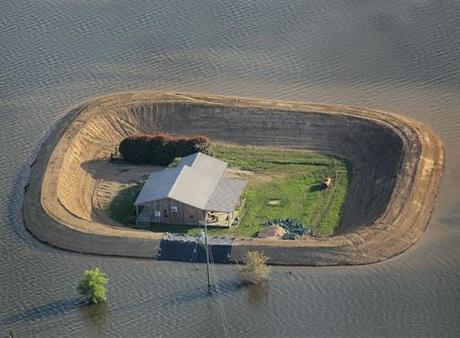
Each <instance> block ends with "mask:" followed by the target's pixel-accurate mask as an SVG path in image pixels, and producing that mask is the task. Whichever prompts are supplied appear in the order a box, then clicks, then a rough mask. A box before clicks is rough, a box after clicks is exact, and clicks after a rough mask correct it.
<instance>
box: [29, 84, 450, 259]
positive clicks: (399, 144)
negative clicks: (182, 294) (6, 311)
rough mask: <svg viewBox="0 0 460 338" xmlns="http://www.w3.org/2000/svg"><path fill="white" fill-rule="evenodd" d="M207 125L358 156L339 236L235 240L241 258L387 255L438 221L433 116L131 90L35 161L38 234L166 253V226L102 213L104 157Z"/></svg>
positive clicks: (251, 140)
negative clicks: (153, 136)
mask: <svg viewBox="0 0 460 338" xmlns="http://www.w3.org/2000/svg"><path fill="white" fill-rule="evenodd" d="M157 132H168V133H171V134H189V135H192V134H204V135H207V136H209V137H210V138H211V139H215V140H219V141H225V142H232V143H239V144H245V145H264V146H276V147H288V148H299V149H310V150H313V151H317V152H322V153H326V154H331V155H336V156H339V157H343V158H346V159H348V160H349V161H350V162H351V163H352V166H353V179H352V182H351V185H350V187H349V191H348V195H347V198H346V201H345V205H344V212H343V217H342V223H341V225H340V228H339V231H338V232H337V234H336V235H334V236H331V237H326V238H318V239H317V238H311V239H308V240H295V241H270V240H263V239H239V238H237V239H235V240H234V242H233V247H232V253H231V259H232V260H233V261H241V260H242V256H243V255H244V253H245V252H247V251H248V250H262V251H264V253H265V254H266V255H267V256H269V257H270V263H272V264H286V265H342V264H343V265H347V264H368V263H373V262H379V261H382V260H385V259H388V258H390V257H393V256H395V255H397V254H400V253H402V252H404V251H405V250H407V249H408V248H410V247H411V246H412V245H413V244H414V243H415V242H416V241H417V240H418V239H419V238H420V237H421V236H422V234H423V232H424V230H425V229H426V227H427V224H428V222H429V219H430V216H431V212H432V209H433V206H434V201H435V198H436V195H437V192H438V187H439V183H440V180H441V177H442V172H443V167H444V147H443V144H442V142H441V140H440V139H439V137H438V136H437V135H436V134H435V133H434V132H433V131H432V130H431V129H429V128H427V127H426V126H424V125H422V124H420V123H418V122H415V121H413V120H410V119H407V118H405V117H402V116H399V115H395V114H390V113H386V112H381V111H375V110H367V109H360V108H354V107H348V106H341V105H327V104H310V103H300V102H283V101H273V100H261V99H249V98H234V97H222V96H213V95H201V94H196V95H195V94H189V93H169V92H132V93H122V94H115V95H110V96H105V97H100V98H96V99H93V100H90V101H88V102H86V103H83V104H81V105H79V106H78V107H76V108H75V109H73V110H71V112H69V113H68V114H67V115H66V116H65V117H64V118H63V119H62V120H61V121H60V122H59V123H58V124H57V125H56V127H55V129H54V130H53V132H52V133H51V134H50V135H49V136H48V138H47V140H46V142H45V143H44V145H43V147H42V148H41V150H40V152H39V154H38V158H37V161H36V162H35V164H34V165H33V167H32V171H31V177H30V181H29V186H28V188H27V189H26V193H25V198H24V220H25V223H26V226H27V228H28V229H29V231H31V232H32V233H33V234H34V235H35V236H36V237H37V238H38V239H40V240H41V241H44V242H47V243H49V244H51V245H53V246H56V247H59V248H62V249H67V250H72V251H78V252H86V253H93V254H103V255H118V256H132V257H155V256H156V253H157V250H158V246H159V242H160V239H161V237H162V235H161V234H158V233H152V232H148V231H141V230H132V229H128V228H126V227H123V226H122V225H120V224H117V223H116V222H114V221H110V220H107V218H105V219H102V218H101V217H99V216H98V214H99V213H97V212H95V211H94V209H93V203H92V201H93V199H94V191H95V186H96V184H97V182H98V175H99V173H100V171H98V167H99V166H102V161H101V160H103V159H107V158H108V157H109V154H110V152H112V151H113V150H114V148H115V147H116V145H118V143H119V142H120V141H121V140H122V139H123V138H125V137H127V136H129V135H136V134H141V133H157Z"/></svg>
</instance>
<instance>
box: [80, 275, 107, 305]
mask: <svg viewBox="0 0 460 338" xmlns="http://www.w3.org/2000/svg"><path fill="white" fill-rule="evenodd" d="M108 280H109V279H108V278H107V276H106V275H105V274H104V273H103V272H102V271H101V270H100V269H99V268H97V267H96V268H93V269H90V270H85V277H84V278H83V279H82V280H81V281H80V283H78V287H77V291H78V292H79V293H80V294H81V295H82V296H84V297H86V298H88V300H89V301H90V302H91V303H93V304H98V303H104V302H106V301H107V295H106V290H105V285H106V284H107V281H108Z"/></svg>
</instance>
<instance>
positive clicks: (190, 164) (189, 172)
mask: <svg viewBox="0 0 460 338" xmlns="http://www.w3.org/2000/svg"><path fill="white" fill-rule="evenodd" d="M226 170H227V163H226V162H224V161H221V160H218V159H216V158H214V157H211V156H208V155H205V154H202V153H195V154H192V155H189V156H185V157H183V158H182V159H181V160H180V162H179V164H178V165H177V167H176V168H167V169H163V170H161V171H157V172H154V173H152V174H151V175H150V177H149V179H148V180H147V182H146V183H145V185H144V186H143V188H142V190H141V192H140V193H139V196H138V197H137V199H136V201H135V203H134V205H135V206H136V215H137V218H136V224H152V223H153V224H154V223H161V224H177V225H203V224H204V222H206V224H207V225H210V226H223V227H230V226H231V225H232V224H233V222H234V221H235V218H236V217H237V216H238V213H239V210H240V209H241V206H242V203H243V201H244V199H243V192H244V189H245V187H246V181H244V180H239V179H232V178H227V177H225V173H226Z"/></svg>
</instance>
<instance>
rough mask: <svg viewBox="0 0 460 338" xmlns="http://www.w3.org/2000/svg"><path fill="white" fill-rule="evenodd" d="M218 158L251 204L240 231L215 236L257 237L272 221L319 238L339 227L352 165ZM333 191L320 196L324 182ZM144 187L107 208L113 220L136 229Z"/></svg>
mask: <svg viewBox="0 0 460 338" xmlns="http://www.w3.org/2000/svg"><path fill="white" fill-rule="evenodd" d="M213 152H214V156H215V157H217V158H219V159H222V160H224V161H226V162H228V164H229V168H230V170H229V175H231V176H234V177H237V178H241V179H245V180H247V181H248V186H247V188H246V193H245V197H246V202H245V205H244V208H243V210H242V217H241V221H240V224H239V225H238V226H233V227H231V228H230V229H223V228H209V233H210V234H211V235H229V236H247V237H253V236H256V235H257V233H258V231H259V230H260V229H261V226H262V223H263V222H265V221H267V220H270V219H273V218H293V219H295V220H296V221H297V222H299V223H302V224H305V225H307V226H309V227H310V228H311V229H312V230H313V232H314V234H315V235H317V236H327V235H331V234H333V233H334V230H335V229H336V228H337V226H338V225H339V224H340V216H341V212H342V205H343V202H344V200H345V195H346V192H347V188H348V185H349V182H350V180H351V165H350V164H349V163H347V162H346V161H344V160H342V159H339V158H335V157H331V156H326V155H322V154H317V153H313V152H309V151H304V150H289V149H275V148H266V147H244V146H235V145H228V144H215V145H214V146H213ZM326 176H330V177H332V180H333V181H332V186H331V187H330V188H329V189H328V190H325V191H323V190H321V189H320V183H321V181H322V180H323V179H324V177H326ZM141 187H142V184H138V185H135V186H130V187H127V188H125V189H124V190H122V191H121V192H120V193H119V195H118V196H117V197H116V198H115V199H114V200H113V201H112V203H111V204H110V205H109V207H108V212H109V214H110V216H111V217H112V218H113V219H115V220H117V221H118V222H120V223H124V224H132V223H133V222H132V221H133V219H134V218H133V216H134V208H133V202H134V200H135V198H136V196H137V193H138V191H140V189H141ZM149 229H151V230H152V231H168V232H181V233H188V234H196V233H198V232H200V231H201V229H200V228H197V227H188V226H172V225H152V226H151V227H150V228H149Z"/></svg>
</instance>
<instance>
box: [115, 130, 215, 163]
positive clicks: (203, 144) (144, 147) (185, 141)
mask: <svg viewBox="0 0 460 338" xmlns="http://www.w3.org/2000/svg"><path fill="white" fill-rule="evenodd" d="M118 150H119V152H120V154H121V156H122V157H123V160H125V161H126V162H129V163H133V164H156V165H168V164H170V163H171V162H172V161H174V159H175V158H177V157H183V156H187V155H190V154H193V153H196V152H202V153H204V154H208V155H211V142H210V141H209V139H208V138H207V137H206V136H201V135H198V136H192V137H182V136H181V137H174V136H171V135H163V134H161V135H154V136H147V135H145V136H131V137H128V138H125V139H124V140H123V141H121V143H120V146H119V148H118Z"/></svg>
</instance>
